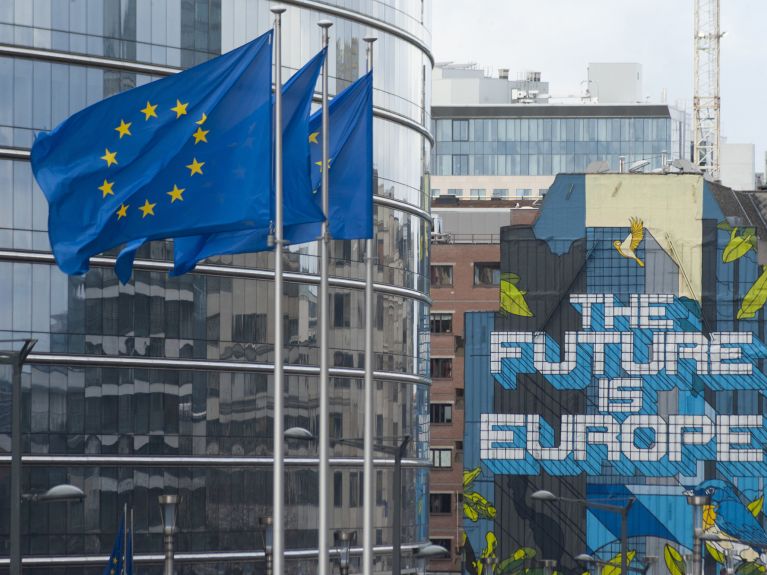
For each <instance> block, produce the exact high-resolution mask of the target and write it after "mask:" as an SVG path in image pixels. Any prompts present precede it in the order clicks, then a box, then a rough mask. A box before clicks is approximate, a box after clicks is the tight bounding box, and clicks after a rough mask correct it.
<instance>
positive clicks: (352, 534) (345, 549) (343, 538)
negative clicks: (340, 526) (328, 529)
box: [335, 530, 357, 575]
mask: <svg viewBox="0 0 767 575" xmlns="http://www.w3.org/2000/svg"><path fill="white" fill-rule="evenodd" d="M356 541H357V532H356V531H342V530H339V531H336V532H335V543H336V549H337V550H338V570H339V571H340V573H341V575H349V563H350V561H351V547H352V545H354V544H355V543H356Z"/></svg>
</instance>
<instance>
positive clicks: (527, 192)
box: [516, 188, 533, 198]
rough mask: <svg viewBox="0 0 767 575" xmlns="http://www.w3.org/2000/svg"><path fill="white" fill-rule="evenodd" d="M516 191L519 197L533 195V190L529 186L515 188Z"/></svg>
mask: <svg viewBox="0 0 767 575" xmlns="http://www.w3.org/2000/svg"><path fill="white" fill-rule="evenodd" d="M516 193H517V196H518V197H520V198H529V197H530V196H532V195H533V190H532V189H531V188H517V191H516Z"/></svg>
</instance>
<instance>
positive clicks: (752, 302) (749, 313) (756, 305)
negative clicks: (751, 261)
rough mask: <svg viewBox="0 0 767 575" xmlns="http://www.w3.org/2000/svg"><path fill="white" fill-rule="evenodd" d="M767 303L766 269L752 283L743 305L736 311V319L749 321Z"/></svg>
mask: <svg viewBox="0 0 767 575" xmlns="http://www.w3.org/2000/svg"><path fill="white" fill-rule="evenodd" d="M765 302H767V267H765V268H764V271H762V275H760V276H759V278H758V279H757V280H756V281H755V282H754V285H752V286H751V289H749V290H748V293H747V294H746V297H744V298H743V303H742V304H740V309H739V310H738V319H750V318H752V317H754V316H755V315H756V312H758V311H759V310H760V309H762V308H763V307H764V303H765Z"/></svg>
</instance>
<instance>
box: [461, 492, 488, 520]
mask: <svg viewBox="0 0 767 575" xmlns="http://www.w3.org/2000/svg"><path fill="white" fill-rule="evenodd" d="M463 513H464V515H466V517H467V518H468V519H470V520H471V521H477V520H479V519H493V518H494V517H495V507H493V505H492V504H491V503H490V502H489V501H488V500H487V499H485V498H484V497H483V496H482V495H480V494H479V493H477V492H476V491H471V492H469V493H464V494H463Z"/></svg>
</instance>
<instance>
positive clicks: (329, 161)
mask: <svg viewBox="0 0 767 575" xmlns="http://www.w3.org/2000/svg"><path fill="white" fill-rule="evenodd" d="M332 161H333V160H332V159H328V170H329V169H330V168H332V167H333V166H331V165H330V164H331V162H332ZM314 163H315V165H317V166H319V167H320V173H322V160H320V161H319V162H314Z"/></svg>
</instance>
